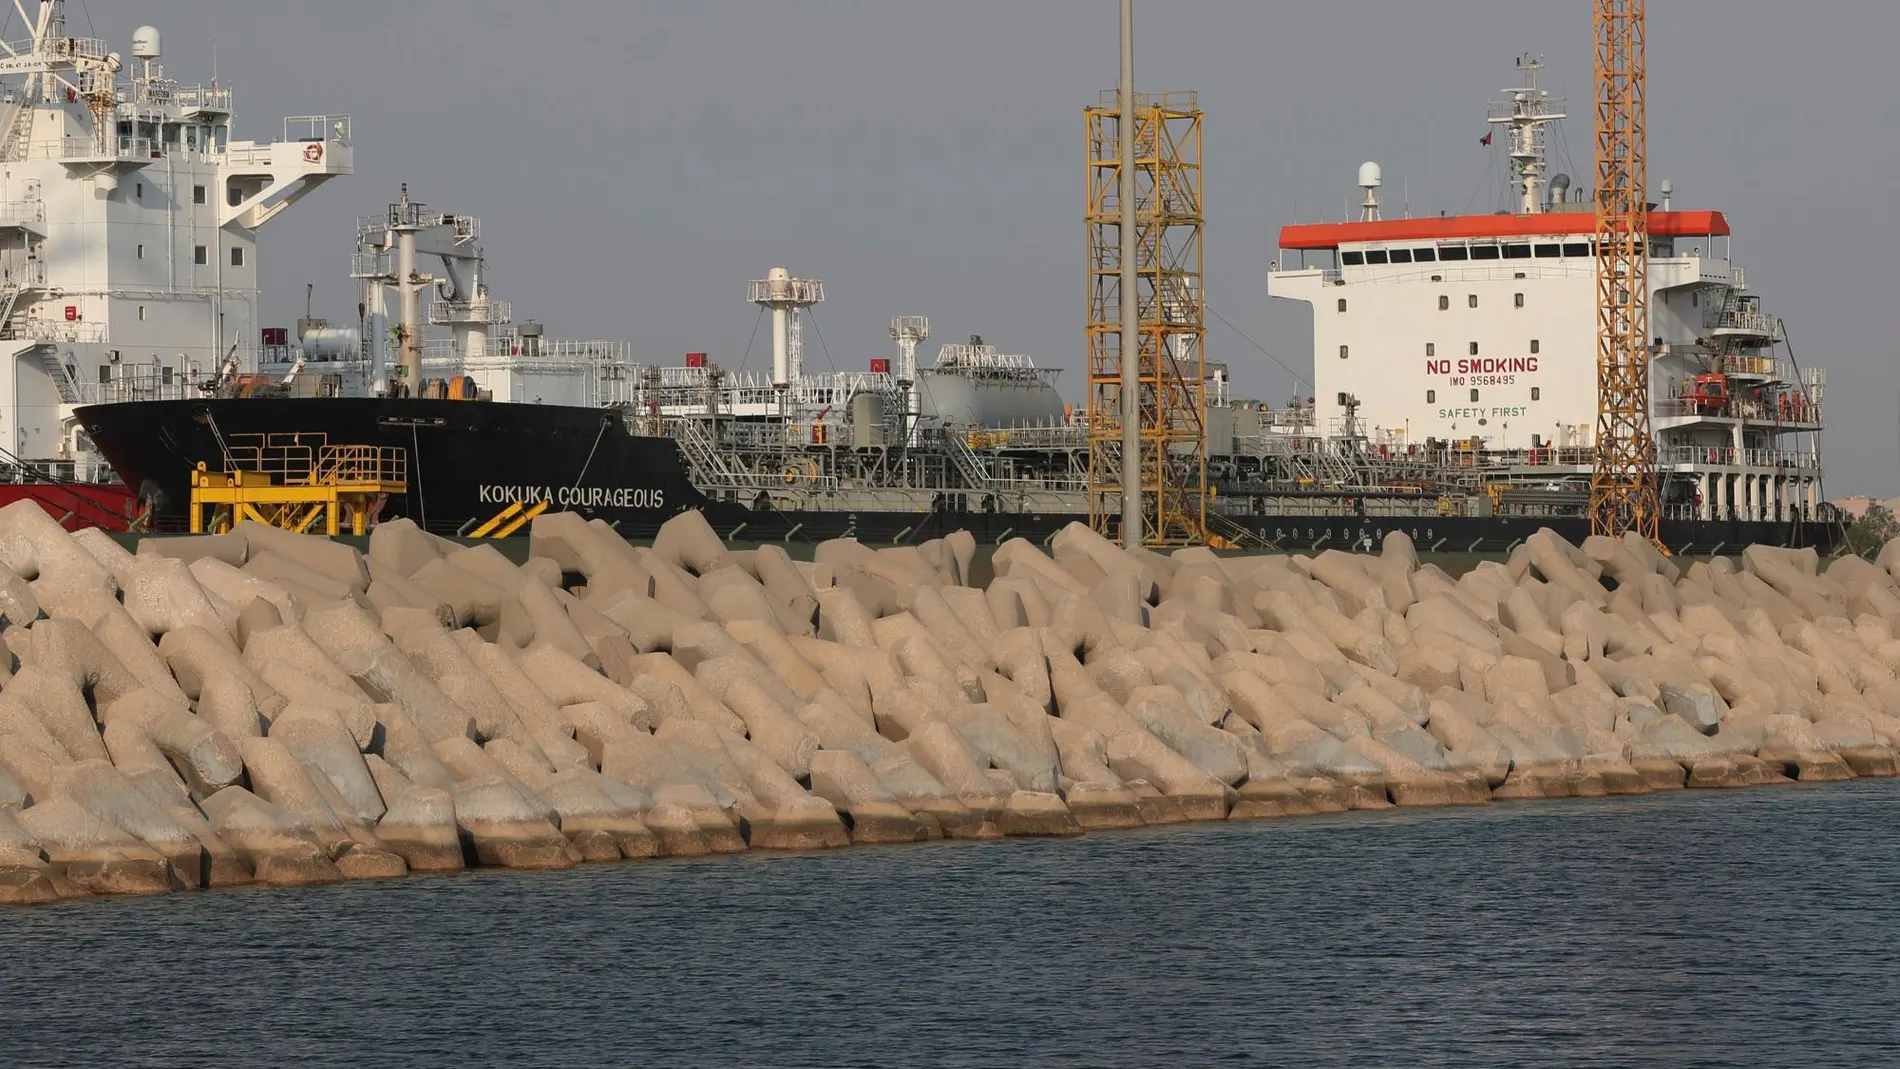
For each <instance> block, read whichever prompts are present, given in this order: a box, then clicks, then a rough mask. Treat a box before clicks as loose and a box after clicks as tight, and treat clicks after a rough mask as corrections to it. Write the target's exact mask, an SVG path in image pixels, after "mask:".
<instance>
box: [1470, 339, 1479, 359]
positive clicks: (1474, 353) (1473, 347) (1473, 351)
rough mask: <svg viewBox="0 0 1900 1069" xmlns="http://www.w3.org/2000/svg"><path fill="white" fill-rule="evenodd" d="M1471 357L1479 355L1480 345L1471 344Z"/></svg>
mask: <svg viewBox="0 0 1900 1069" xmlns="http://www.w3.org/2000/svg"><path fill="white" fill-rule="evenodd" d="M1471 355H1472V356H1477V355H1478V343H1477V342H1475V341H1474V342H1472V343H1471Z"/></svg>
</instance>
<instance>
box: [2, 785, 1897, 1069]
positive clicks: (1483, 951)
mask: <svg viewBox="0 0 1900 1069" xmlns="http://www.w3.org/2000/svg"><path fill="white" fill-rule="evenodd" d="M1896 829H1900V782H1895V781H1860V782H1855V783H1850V784H1841V785H1831V786H1820V787H1801V786H1790V787H1779V788H1759V789H1753V790H1743V791H1694V792H1675V793H1671V794H1664V795H1652V796H1647V797H1642V798H1625V799H1610V800H1601V801H1562V802H1543V803H1510V804H1498V805H1494V806H1491V807H1488V808H1482V809H1440V810H1406V811H1398V810H1394V811H1386V812H1379V813H1352V814H1344V815H1340V816H1335V817H1317V818H1303V819H1290V820H1279V821H1264V822H1250V823H1236V824H1223V825H1199V826H1184V827H1174V828H1162V829H1152V830H1142V831H1134V832H1124V833H1110V834H1094V835H1089V836H1086V837H1084V838H1080V839H1069V840H1047V841H1026V840H1011V841H1003V842H989V843H940V844H930V845H921V846H911V847H888V848H858V849H850V850H839V851H831V852H826V853H819V854H803V855H770V854H763V853H759V854H746V855H742V856H737V857H725V858H709V859H703V860H691V861H658V862H633V863H624V864H610V865H596V866H587V867H583V868H579V869H575V870H572V871H569V872H561V873H507V872H471V873H466V874H462V875H458V876H424V877H414V878H410V879H406V880H397V881H391V882H387V883H378V884H350V885H343V886H334V887H318V888H308V889H299V890H264V889H240V890H232V891H218V892H205V893H195V894H181V895H171V896H166V897H162V898H154V899H141V900H121V901H103V900H100V901H80V902H72V903H64V904H59V905H54V906H37V907H27V908H18V909H10V910H5V911H0V1066H6V1067H22V1069H23V1067H29V1066H88V1067H89V1066H305V1067H309V1069H319V1067H335V1066H374V1067H377V1069H398V1067H407V1066H457V1067H463V1066H470V1067H472V1066H515V1067H539V1066H549V1067H556V1066H558V1067H561V1069H572V1067H577V1066H659V1065H682V1066H725V1065H733V1066H878V1067H909V1066H917V1067H924V1066H1015V1065H1050V1066H1200V1065H1221V1066H1226V1065H1234V1066H1281V1065H1284V1066H1300V1067H1308V1066H1335V1065H1337V1066H1368V1065H1394V1066H1401V1065H1403V1066H1414V1065H1419V1066H1424V1065H1446V1066H1461V1067H1462V1066H1704V1065H1706V1066H1769V1065H1787V1066H1834V1065H1843V1066H1845V1065H1855V1066H1858V1065H1869V1066H1873V1065H1900V831H1897V830H1896Z"/></svg>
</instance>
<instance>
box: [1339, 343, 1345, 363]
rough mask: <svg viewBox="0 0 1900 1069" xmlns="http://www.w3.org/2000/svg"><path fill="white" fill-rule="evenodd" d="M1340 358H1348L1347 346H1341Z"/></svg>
mask: <svg viewBox="0 0 1900 1069" xmlns="http://www.w3.org/2000/svg"><path fill="white" fill-rule="evenodd" d="M1339 358H1340V359H1341V360H1344V359H1346V347H1345V346H1343V345H1342V346H1340V347H1339Z"/></svg>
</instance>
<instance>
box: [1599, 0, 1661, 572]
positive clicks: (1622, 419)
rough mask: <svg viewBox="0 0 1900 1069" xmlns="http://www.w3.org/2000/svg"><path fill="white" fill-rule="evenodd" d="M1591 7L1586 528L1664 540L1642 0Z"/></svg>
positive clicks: (1607, 0) (1604, 2)
mask: <svg viewBox="0 0 1900 1069" xmlns="http://www.w3.org/2000/svg"><path fill="white" fill-rule="evenodd" d="M1592 2H1593V3H1594V4H1595V7H1596V15H1595V28H1596V49H1595V52H1596V64H1595V65H1596V90H1597V102H1596V103H1597V109H1596V155H1597V161H1596V162H1597V176H1596V177H1597V181H1596V216H1597V219H1596V289H1597V433H1596V458H1595V464H1594V467H1593V468H1592V470H1591V473H1590V530H1591V533H1593V534H1601V535H1610V536H1613V537H1620V536H1621V535H1623V533H1624V532H1626V531H1634V532H1636V533H1637V534H1638V535H1640V536H1642V537H1643V538H1646V539H1648V540H1649V541H1650V542H1651V543H1654V544H1658V545H1660V541H1659V539H1658V531H1657V521H1658V520H1659V519H1660V517H1659V515H1658V513H1659V512H1660V511H1661V509H1660V503H1659V498H1658V494H1657V489H1656V440H1655V438H1654V437H1653V436H1652V435H1651V433H1650V407H1649V365H1650V349H1649V201H1648V177H1649V176H1648V170H1649V168H1648V164H1647V154H1648V135H1647V134H1646V133H1645V131H1644V99H1645V95H1646V94H1645V82H1646V74H1645V67H1644V62H1645V61H1644V10H1643V6H1644V0H1592Z"/></svg>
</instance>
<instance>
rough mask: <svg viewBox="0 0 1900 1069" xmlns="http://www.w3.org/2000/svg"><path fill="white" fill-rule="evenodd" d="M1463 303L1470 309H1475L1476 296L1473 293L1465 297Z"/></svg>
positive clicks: (1476, 304)
mask: <svg viewBox="0 0 1900 1069" xmlns="http://www.w3.org/2000/svg"><path fill="white" fill-rule="evenodd" d="M1465 303H1466V304H1467V305H1470V306H1471V307H1473V308H1476V307H1478V295H1477V294H1475V293H1473V294H1470V295H1468V296H1466V297H1465Z"/></svg>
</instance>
